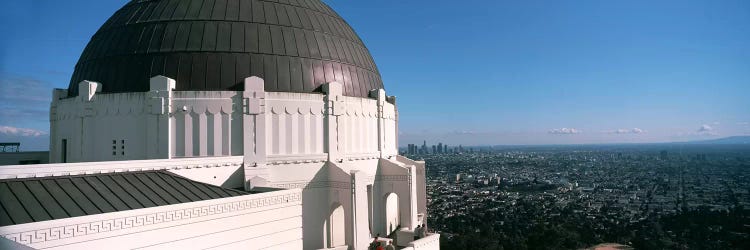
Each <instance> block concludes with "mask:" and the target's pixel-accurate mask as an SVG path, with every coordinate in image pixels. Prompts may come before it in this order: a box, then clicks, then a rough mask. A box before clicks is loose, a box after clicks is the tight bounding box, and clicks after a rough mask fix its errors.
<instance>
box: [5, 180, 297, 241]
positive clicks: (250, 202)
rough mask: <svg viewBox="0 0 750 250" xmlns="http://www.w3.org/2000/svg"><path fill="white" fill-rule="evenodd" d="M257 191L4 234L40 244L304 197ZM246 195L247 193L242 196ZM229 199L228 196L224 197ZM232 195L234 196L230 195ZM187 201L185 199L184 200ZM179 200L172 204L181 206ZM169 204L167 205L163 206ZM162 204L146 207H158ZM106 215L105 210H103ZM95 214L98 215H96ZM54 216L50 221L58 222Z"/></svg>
mask: <svg viewBox="0 0 750 250" xmlns="http://www.w3.org/2000/svg"><path fill="white" fill-rule="evenodd" d="M253 196H255V195H248V196H247V197H249V198H251V199H246V200H240V201H233V202H226V203H220V204H211V205H202V206H196V207H188V208H182V209H175V210H170V211H163V212H153V213H149V214H141V215H134V216H125V217H120V218H114V219H106V220H97V221H91V222H86V223H78V224H75V225H65V226H59V227H51V228H42V229H37V230H30V231H24V232H19V233H10V234H5V235H3V237H5V238H8V239H9V240H12V241H15V242H18V243H21V244H27V245H28V244H37V243H42V242H46V241H54V240H60V239H67V238H73V237H79V236H85V235H92V234H98V233H104V232H114V231H118V230H123V229H128V228H137V227H142V226H150V225H157V224H161V223H167V222H176V221H181V220H188V219H195V218H200V217H206V216H211V215H217V214H224V213H231V212H238V211H244V210H249V209H256V208H262V207H267V206H274V205H279V204H285V203H295V202H301V201H302V194H301V193H299V192H294V193H286V194H279V195H275V196H268V197H259V198H252V197H253ZM240 197H245V196H240ZM224 199H227V198H224ZM229 199H231V198H229ZM183 204H185V203H183ZM183 204H176V205H170V206H179V205H183ZM164 207H166V206H164ZM158 208H163V207H153V208H145V209H144V210H149V209H158ZM103 215H106V214H103ZM92 217H97V215H94V216H92ZM63 220H65V219H63ZM55 221H56V220H53V221H51V222H55Z"/></svg>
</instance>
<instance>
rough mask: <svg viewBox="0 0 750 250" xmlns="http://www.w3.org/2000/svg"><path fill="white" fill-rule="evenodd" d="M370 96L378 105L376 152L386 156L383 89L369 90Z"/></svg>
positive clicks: (381, 156)
mask: <svg viewBox="0 0 750 250" xmlns="http://www.w3.org/2000/svg"><path fill="white" fill-rule="evenodd" d="M370 97H372V98H375V99H376V100H377V105H378V153H379V155H380V158H385V156H386V150H387V149H386V141H385V126H386V124H385V114H384V112H385V110H384V108H385V101H386V99H385V98H386V96H385V90H383V89H373V90H371V91H370Z"/></svg>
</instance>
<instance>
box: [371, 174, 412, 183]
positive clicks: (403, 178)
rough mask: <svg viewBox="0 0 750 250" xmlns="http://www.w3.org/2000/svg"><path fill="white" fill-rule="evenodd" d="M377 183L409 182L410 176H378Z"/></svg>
mask: <svg viewBox="0 0 750 250" xmlns="http://www.w3.org/2000/svg"><path fill="white" fill-rule="evenodd" d="M375 181H399V182H401V181H409V175H376V176H375Z"/></svg>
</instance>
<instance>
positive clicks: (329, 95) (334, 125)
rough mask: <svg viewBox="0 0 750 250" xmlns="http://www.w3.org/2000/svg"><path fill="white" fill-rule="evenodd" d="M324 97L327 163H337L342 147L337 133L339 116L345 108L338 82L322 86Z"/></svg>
mask: <svg viewBox="0 0 750 250" xmlns="http://www.w3.org/2000/svg"><path fill="white" fill-rule="evenodd" d="M323 91H325V92H326V97H325V103H326V104H325V111H326V112H325V125H324V126H325V147H326V151H327V153H328V161H332V162H339V161H340V160H341V159H342V157H341V154H342V153H343V152H341V151H342V150H341V149H342V148H343V145H341V141H342V139H343V138H341V136H340V133H339V132H340V131H339V116H341V115H342V114H344V111H345V106H344V102H343V96H342V92H343V91H342V87H341V84H340V83H338V82H330V83H327V84H325V85H324V86H323Z"/></svg>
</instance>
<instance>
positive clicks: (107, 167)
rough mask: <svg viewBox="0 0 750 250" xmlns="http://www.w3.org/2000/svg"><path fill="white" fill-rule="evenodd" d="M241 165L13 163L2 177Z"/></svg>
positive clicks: (210, 161)
mask: <svg viewBox="0 0 750 250" xmlns="http://www.w3.org/2000/svg"><path fill="white" fill-rule="evenodd" d="M241 166H242V157H241V156H239V157H237V156H226V157H204V158H185V159H160V160H135V161H100V162H85V163H55V164H38V165H9V166H0V179H17V178H34V177H48V176H65V175H83V174H101V173H116V172H131V171H149V170H180V169H195V168H218V167H241Z"/></svg>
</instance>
